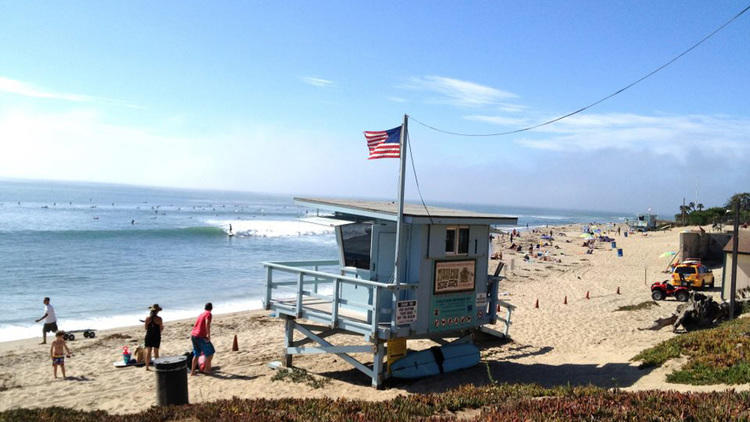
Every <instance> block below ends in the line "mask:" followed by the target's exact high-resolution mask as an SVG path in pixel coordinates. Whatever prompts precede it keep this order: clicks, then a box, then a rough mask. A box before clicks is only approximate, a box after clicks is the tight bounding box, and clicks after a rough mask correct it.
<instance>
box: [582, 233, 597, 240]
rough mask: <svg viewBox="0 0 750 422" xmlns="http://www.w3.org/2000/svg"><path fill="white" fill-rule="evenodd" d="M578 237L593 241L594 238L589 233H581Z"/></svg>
mask: <svg viewBox="0 0 750 422" xmlns="http://www.w3.org/2000/svg"><path fill="white" fill-rule="evenodd" d="M579 237H582V238H584V239H593V238H594V236H593V235H592V234H590V233H583V234H581V235H580V236H579Z"/></svg>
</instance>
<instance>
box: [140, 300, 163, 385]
mask: <svg viewBox="0 0 750 422" xmlns="http://www.w3.org/2000/svg"><path fill="white" fill-rule="evenodd" d="M148 310H149V311H151V313H150V314H149V316H148V318H146V321H145V323H144V326H145V327H146V338H145V339H144V341H143V343H144V345H145V346H146V370H147V371H148V370H149V369H148V366H149V365H151V349H153V351H154V358H156V359H158V358H159V346H161V332H162V330H164V323H163V322H162V320H161V317H160V316H158V315H157V314H158V313H159V311H161V306H159V304H158V303H154V304H153V305H151V307H150V308H148Z"/></svg>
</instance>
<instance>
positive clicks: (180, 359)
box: [154, 356, 187, 370]
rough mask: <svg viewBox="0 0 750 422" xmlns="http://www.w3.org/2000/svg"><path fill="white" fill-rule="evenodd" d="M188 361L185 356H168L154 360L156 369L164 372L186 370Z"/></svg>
mask: <svg viewBox="0 0 750 422" xmlns="http://www.w3.org/2000/svg"><path fill="white" fill-rule="evenodd" d="M186 361H187V358H186V357H185V356H166V357H163V358H159V359H154V368H156V369H164V370H169V369H179V368H184V367H185V362H186Z"/></svg>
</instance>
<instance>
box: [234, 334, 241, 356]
mask: <svg viewBox="0 0 750 422" xmlns="http://www.w3.org/2000/svg"><path fill="white" fill-rule="evenodd" d="M239 350H240V347H239V346H238V345H237V334H235V335H234V341H233V342H232V351H233V352H237V351H239Z"/></svg>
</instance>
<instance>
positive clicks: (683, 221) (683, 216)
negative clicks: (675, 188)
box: [682, 196, 685, 226]
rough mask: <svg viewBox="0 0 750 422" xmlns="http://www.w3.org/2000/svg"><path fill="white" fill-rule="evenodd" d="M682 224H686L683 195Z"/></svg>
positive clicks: (683, 198)
mask: <svg viewBox="0 0 750 422" xmlns="http://www.w3.org/2000/svg"><path fill="white" fill-rule="evenodd" d="M682 225H683V226H684V225H685V197H684V196H683V197H682Z"/></svg>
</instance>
